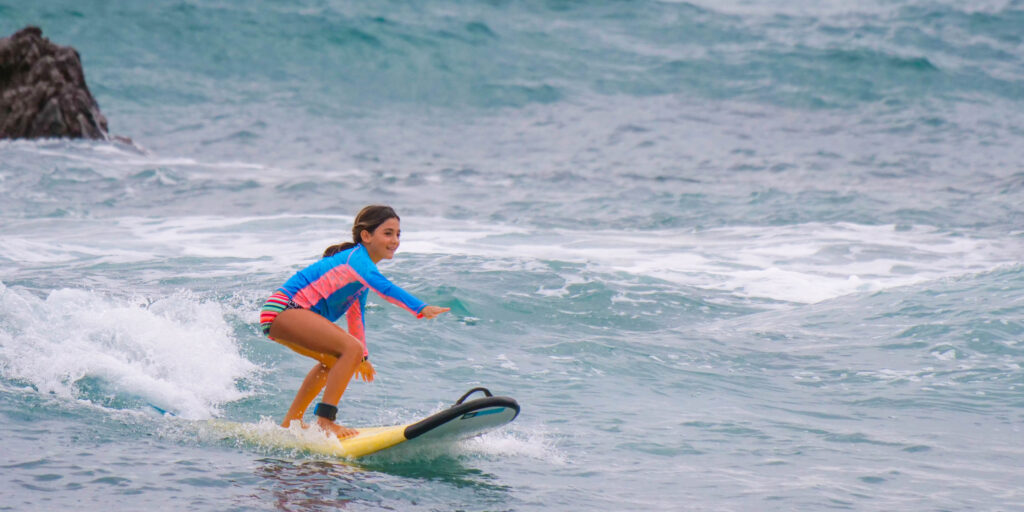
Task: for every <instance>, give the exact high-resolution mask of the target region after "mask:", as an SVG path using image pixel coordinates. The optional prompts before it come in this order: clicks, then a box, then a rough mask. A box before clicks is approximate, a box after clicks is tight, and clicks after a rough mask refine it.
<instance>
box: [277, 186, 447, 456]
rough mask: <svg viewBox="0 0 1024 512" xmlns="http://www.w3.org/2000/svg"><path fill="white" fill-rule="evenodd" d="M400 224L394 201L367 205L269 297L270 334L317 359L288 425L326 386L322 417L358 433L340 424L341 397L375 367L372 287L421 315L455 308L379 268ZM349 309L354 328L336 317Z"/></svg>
mask: <svg viewBox="0 0 1024 512" xmlns="http://www.w3.org/2000/svg"><path fill="white" fill-rule="evenodd" d="M401 232H402V231H401V228H400V225H399V218H398V214H396V213H395V211H394V210H393V209H391V207H389V206H379V205H373V206H367V207H366V208H363V209H362V211H360V212H359V215H356V218H355V222H354V223H353V226H352V241H351V242H345V243H343V244H339V245H332V246H330V247H328V248H327V249H326V250H325V251H324V255H323V258H322V259H320V260H319V261H317V262H316V263H313V264H312V265H310V266H308V267H306V268H304V269H302V270H300V271H299V272H297V273H296V274H295V275H293V276H292V277H291V278H290V279H288V281H286V282H285V283H284V285H283V286H282V287H281V288H278V290H277V292H276V293H274V294H273V295H271V296H270V298H269V299H267V301H266V302H265V303H264V304H263V308H262V309H261V310H260V326H261V328H262V329H263V334H264V335H266V336H267V337H268V338H270V339H272V340H274V341H276V342H278V343H280V344H282V345H284V346H286V347H288V348H290V349H292V350H294V351H295V352H298V353H299V354H302V355H304V356H307V357H311V358H313V359H316V360H317V363H316V364H315V365H313V369H312V370H310V371H309V374H307V375H306V378H305V380H303V381H302V385H301V386H300V387H299V391H298V393H296V395H295V400H294V401H292V405H291V407H290V408H289V409H288V413H287V414H286V415H285V417H284V421H283V422H282V423H281V425H282V426H283V427H288V426H289V425H290V424H291V422H292V421H293V420H299V421H301V420H302V416H303V415H304V414H305V413H306V409H307V408H308V407H309V405H310V404H311V403H312V402H313V399H315V398H316V397H317V395H319V394H320V391H321V390H323V391H324V396H323V401H321V402H320V403H319V404H317V406H316V409H315V410H314V413H315V414H316V421H317V425H319V427H320V428H321V429H323V430H324V431H325V432H328V433H333V434H334V435H336V436H337V437H338V438H339V439H341V438H345V437H350V436H354V435H356V434H357V433H358V431H356V430H355V429H351V428H347V427H343V426H341V425H338V424H337V423H335V418H336V417H337V414H338V401H339V400H341V396H342V395H343V394H344V393H345V388H347V387H348V383H349V381H350V380H352V376H353V375H355V374H358V375H359V376H360V377H361V378H362V379H363V380H364V381H366V382H372V381H373V377H374V375H376V371H375V370H374V369H373V365H372V364H370V360H369V351H368V350H367V349H366V335H365V333H364V328H365V322H364V321H363V314H364V312H365V311H366V297H367V295H368V294H369V291H370V290H373V291H374V292H376V293H377V294H378V295H380V296H381V297H383V298H384V300H386V301H388V302H390V303H392V304H394V305H396V306H398V307H400V308H402V309H405V310H406V311H408V312H410V313H412V314H413V315H416V318H434V317H436V316H437V315H440V314H441V313H445V312H447V311H449V310H450V308H443V307H438V306H429V305H427V304H426V303H424V302H423V301H421V300H419V299H417V298H416V297H414V296H413V295H412V294H410V293H409V292H406V291H405V290H403V289H401V288H399V287H398V286H396V285H394V284H392V283H391V281H388V279H387V278H386V277H384V275H383V274H381V273H380V271H379V270H377V263H378V262H379V261H380V260H384V259H387V260H389V259H391V258H394V256H395V250H397V249H398V244H399V237H400V235H401ZM342 315H345V316H346V318H347V323H348V332H345V330H343V329H342V328H341V327H339V326H338V325H336V324H335V323H334V322H335V321H336V320H338V319H339V318H341V316H342Z"/></svg>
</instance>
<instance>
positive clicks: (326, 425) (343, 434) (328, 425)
mask: <svg viewBox="0 0 1024 512" xmlns="http://www.w3.org/2000/svg"><path fill="white" fill-rule="evenodd" d="M316 424H317V425H318V426H319V427H320V428H322V429H323V431H324V432H328V433H331V434H334V435H335V436H337V437H338V439H345V438H347V437H352V436H354V435H356V434H359V431H358V430H356V429H354V428H348V427H343V426H341V425H338V424H337V423H335V422H333V421H331V420H329V419H327V418H321V417H319V416H317V418H316Z"/></svg>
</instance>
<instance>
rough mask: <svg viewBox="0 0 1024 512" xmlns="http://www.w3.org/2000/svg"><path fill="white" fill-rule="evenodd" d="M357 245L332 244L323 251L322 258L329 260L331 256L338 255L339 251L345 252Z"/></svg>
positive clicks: (349, 243) (345, 243)
mask: <svg viewBox="0 0 1024 512" xmlns="http://www.w3.org/2000/svg"><path fill="white" fill-rule="evenodd" d="M357 245H359V244H357V243H355V242H343V243H340V244H334V245H332V246H330V247H328V248H326V249H324V258H330V257H331V256H334V255H335V254H338V253H339V252H341V251H347V250H349V249H351V248H353V247H355V246H357Z"/></svg>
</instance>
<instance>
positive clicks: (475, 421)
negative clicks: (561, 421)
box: [211, 388, 519, 459]
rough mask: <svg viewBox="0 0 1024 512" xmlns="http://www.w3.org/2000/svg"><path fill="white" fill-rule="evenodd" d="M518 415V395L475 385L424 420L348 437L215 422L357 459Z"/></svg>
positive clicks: (265, 442)
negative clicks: (471, 397) (473, 396)
mask: <svg viewBox="0 0 1024 512" xmlns="http://www.w3.org/2000/svg"><path fill="white" fill-rule="evenodd" d="M477 391H482V392H483V393H484V394H485V395H486V396H485V397H483V398H477V399H475V400H469V401H466V398H468V397H469V395H471V394H473V393H475V392H477ZM518 415H519V404H518V403H517V402H516V401H515V400H514V399H512V398H510V397H507V396H493V395H492V394H491V392H490V391H488V390H487V389H485V388H473V389H471V390H469V391H468V392H467V393H466V394H464V395H462V398H459V399H458V401H456V402H455V404H454V405H452V406H451V407H449V408H448V409H445V410H443V411H440V412H437V413H435V414H432V415H430V416H428V417H426V418H424V419H422V420H420V421H417V422H414V423H406V424H402V425H391V426H384V427H365V428H357V429H356V430H358V431H359V433H358V434H357V435H355V436H353V437H348V438H345V439H338V438H336V437H334V436H327V435H324V433H323V432H322V431H320V430H319V429H304V428H302V427H299V426H298V425H294V426H292V427H291V428H283V427H278V426H270V425H266V424H253V423H235V422H230V421H215V422H212V423H211V426H212V427H213V428H215V429H216V430H218V431H223V432H225V433H227V434H228V435H230V436H232V437H235V438H237V439H241V440H243V441H245V442H250V443H253V444H256V445H260V446H273V447H275V448H283V449H291V450H300V451H304V452H309V453H315V454H320V455H327V456H331V457H338V458H348V459H355V458H359V457H364V456H366V455H370V454H372V453H377V452H380V451H382V450H386V449H388V448H392V447H394V446H397V445H399V444H403V443H409V442H410V441H413V440H415V441H416V442H424V441H439V440H446V439H451V440H459V439H466V438H469V437H473V436H476V435H479V434H482V433H484V432H486V431H488V430H492V429H495V428H498V427H500V426H502V425H505V424H507V423H509V422H511V421H512V420H514V419H516V417H517V416H518Z"/></svg>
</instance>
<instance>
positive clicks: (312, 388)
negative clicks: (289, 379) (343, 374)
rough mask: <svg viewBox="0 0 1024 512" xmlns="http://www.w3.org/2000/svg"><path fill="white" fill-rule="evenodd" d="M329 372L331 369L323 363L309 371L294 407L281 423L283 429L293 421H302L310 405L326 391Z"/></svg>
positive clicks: (296, 395) (297, 394)
mask: <svg viewBox="0 0 1024 512" xmlns="http://www.w3.org/2000/svg"><path fill="white" fill-rule="evenodd" d="M329 371H330V368H329V367H327V366H326V365H324V364H323V363H317V364H315V365H314V366H313V369H312V370H310V371H309V374H307V375H306V378H305V379H304V380H303V381H302V386H300V387H299V391H298V392H297V393H295V400H293V401H292V406H291V407H290V408H288V414H285V416H284V422H282V423H281V426H282V427H288V425H289V424H291V422H292V421H293V420H299V421H302V416H303V415H304V414H306V409H308V408H309V404H311V403H313V400H314V399H316V397H317V395H319V394H320V391H322V390H323V389H324V384H326V383H327V373H328V372H329Z"/></svg>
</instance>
